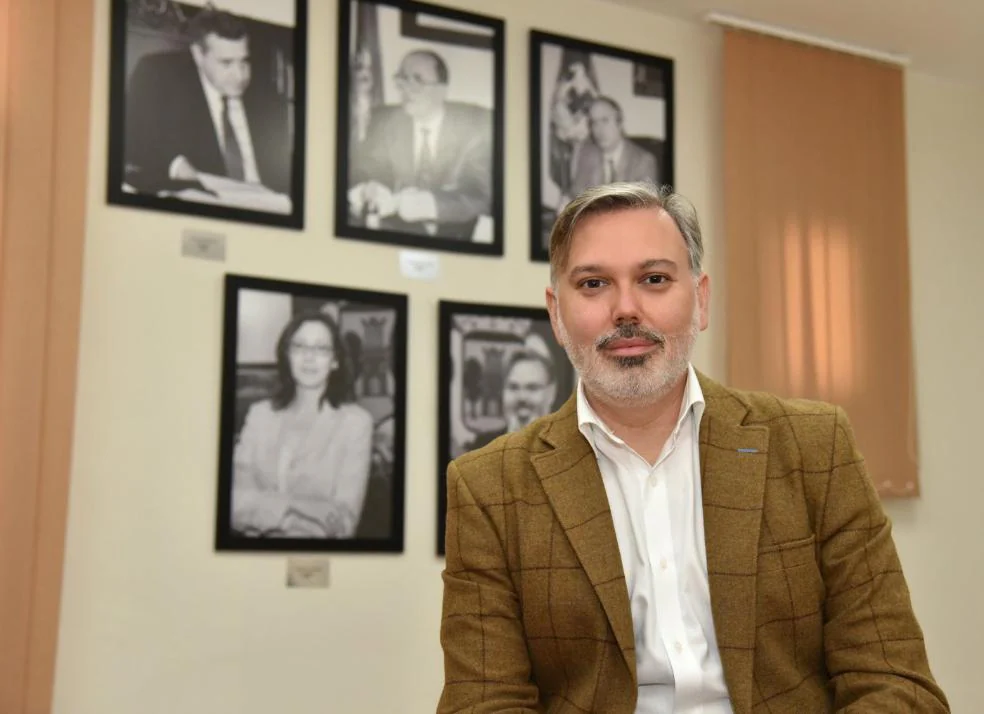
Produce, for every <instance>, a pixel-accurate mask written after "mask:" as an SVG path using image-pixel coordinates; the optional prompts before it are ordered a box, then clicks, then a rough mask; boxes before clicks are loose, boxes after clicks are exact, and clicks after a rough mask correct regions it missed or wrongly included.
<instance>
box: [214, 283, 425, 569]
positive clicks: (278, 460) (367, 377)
mask: <svg viewBox="0 0 984 714" xmlns="http://www.w3.org/2000/svg"><path fill="white" fill-rule="evenodd" d="M224 296H225V297H224V326H223V351H222V392H221V395H222V398H221V410H220V436H219V458H218V478H217V483H218V498H217V505H216V521H215V548H216V550H218V551H277V552H299V551H304V552H307V551H319V552H361V553H366V552H378V553H395V552H402V551H403V547H404V545H403V544H404V500H405V482H406V473H405V472H406V462H405V434H406V389H407V370H406V365H407V296H406V295H402V294H396V293H384V292H376V291H370V290H357V289H352V288H347V287H337V286H329V285H318V284H312V283H302V282H294V281H287V280H276V279H271V278H264V277H256V276H248V275H237V274H227V275H226V276H225V285H224ZM244 303H245V307H244ZM324 314H327V315H329V316H330V317H334V324H335V325H336V326H337V331H336V332H335V334H336V335H338V336H339V337H340V344H341V345H342V346H343V348H342V349H343V352H342V353H338V352H337V351H332V352H331V357H330V359H331V360H332V361H331V366H327V364H328V363H321V367H318V366H317V365H318V363H317V362H316V358H317V357H318V356H319V354H320V356H321V357H322V358H323V359H329V358H328V357H326V354H327V353H317V345H315V344H314V342H317V341H318V340H319V339H321V340H326V337H325V338H319V337H318V336H317V335H318V331H319V330H320V332H321V333H323V334H325V335H326V336H327V335H328V334H331V331H330V328H329V329H328V330H327V331H326V330H324V329H322V328H319V327H318V324H319V322H318V320H319V319H320V318H318V317H312V315H324ZM300 315H304V316H305V318H307V319H304V318H300V317H299V316H300ZM295 318H297V319H298V320H300V321H301V322H300V324H299V325H298V323H297V322H294V323H291V320H294V319H295ZM308 322H312V323H314V324H313V325H307V324H306V323H308ZM295 327H296V329H295ZM288 328H290V329H289V330H288ZM302 329H304V330H305V332H303V333H302V332H301V330H302ZM312 330H314V332H312ZM298 335H301V336H298ZM312 335H313V336H312ZM312 340H314V342H312ZM295 341H298V342H299V341H304V342H305V344H302V345H300V346H297V345H294V347H291V345H293V343H294V342H295ZM328 341H331V342H333V341H334V340H328ZM308 343H309V344H308ZM294 349H296V350H300V352H299V353H297V352H294V353H293V356H292V351H293V350H294ZM298 354H299V355H300V356H299V357H298V356H297V355H298ZM292 359H293V360H296V359H300V360H301V361H300V362H298V363H297V364H298V366H296V367H293V368H292V367H291V366H290V365H291V360H292ZM318 369H328V370H329V378H328V379H327V382H326V388H325V391H324V392H323V393H322V394H323V395H329V394H333V395H334V398H335V399H336V400H342V401H341V405H340V406H337V405H336V406H334V408H333V409H331V410H329V409H328V407H327V406H323V407H322V408H321V410H320V411H319V413H318V416H317V417H315V419H314V421H313V422H311V424H310V425H302V426H301V428H300V430H299V431H295V432H294V434H293V436H291V433H290V429H291V428H293V427H292V426H291V425H292V421H291V419H292V417H291V416H289V415H290V414H291V412H289V411H287V409H289V408H290V407H291V406H292V405H293V404H295V403H299V402H294V401H292V400H291V398H290V394H291V389H292V388H291V387H290V386H289V385H290V384H296V381H295V380H297V379H298V377H295V376H290V375H298V374H301V375H303V377H304V378H306V379H318V378H320V379H325V377H324V376H317V375H316V376H312V374H315V373H316V371H317V370H318ZM312 370H314V372H312ZM284 385H288V386H287V389H286V390H284ZM293 393H294V394H296V393H298V390H296V388H294V392H293ZM325 398H327V397H325ZM278 401H279V403H280V404H284V403H286V406H287V409H284V408H278ZM319 404H324V402H323V401H322V402H319ZM328 404H331V402H328ZM285 429H286V430H287V431H286V432H285V431H284V430H285ZM284 433H287V435H288V436H287V437H283V434H284ZM333 435H334V437H335V438H334V440H333V439H332V437H333ZM289 444H293V447H289V446H286V445H289ZM287 448H293V454H291V455H290V456H289V458H290V459H291V461H289V462H287V461H285V460H284V459H285V458H287V457H285V456H284V454H285V453H288V452H287V451H286V449H287ZM333 459H337V461H333ZM285 463H289V464H290V466H289V467H285V466H283V464H285ZM278 464H280V465H279V466H278ZM326 464H328V465H329V467H328V468H323V467H324V466H325V465H326ZM335 466H338V468H340V469H344V470H345V471H346V472H347V474H346V478H345V479H344V480H342V479H340V478H335V479H334V480H331V481H330V483H325V479H323V478H322V474H325V475H327V474H330V473H331V471H332V470H333V468H334V467H335ZM335 473H336V474H337V473H338V472H337V471H336V472H335ZM312 474H316V476H312ZM353 474H355V475H357V478H356V480H353V477H352V475H353ZM362 474H364V476H363V475H362ZM360 479H361V480H360ZM274 486H276V488H275V487H274ZM319 489H320V491H319ZM234 491H235V493H234ZM277 493H279V494H280V495H279V496H277V495H276V494H277ZM326 493H330V498H326V497H325V494H326ZM360 493H361V496H360V495H359V494H360ZM312 494H314V495H313V496H312ZM235 499H238V500H235ZM332 499H334V501H332ZM234 500H235V503H234ZM329 501H331V502H332V505H328V502H329ZM360 503H361V505H358V504H360ZM234 506H235V508H236V509H237V512H236V515H235V516H234V515H233V508H234ZM346 508H347V510H345V509H346ZM356 512H358V516H357V518H356V517H355V514H356ZM321 514H327V515H326V516H325V517H322V516H321ZM338 514H342V516H341V519H340V520H338V518H337V516H338ZM345 514H348V516H349V517H348V519H346V518H345ZM331 518H335V519H336V520H334V521H331V520H330V519H331ZM311 519H313V521H314V523H316V524H318V529H316V531H315V532H314V533H313V534H312V532H311V530H312V529H311ZM353 519H355V520H353ZM329 522H330V523H340V524H343V525H344V524H347V526H348V533H345V531H338V530H336V531H335V532H334V533H335V535H332V534H329V533H328V532H327V531H328V528H327V527H323V526H324V523H329ZM273 523H276V525H271V524H273ZM340 532H341V533H343V534H342V535H337V534H338V533H340Z"/></svg>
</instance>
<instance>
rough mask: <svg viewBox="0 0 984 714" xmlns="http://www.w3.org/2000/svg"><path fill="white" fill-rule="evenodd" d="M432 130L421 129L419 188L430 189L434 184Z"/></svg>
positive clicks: (418, 158) (418, 165)
mask: <svg viewBox="0 0 984 714" xmlns="http://www.w3.org/2000/svg"><path fill="white" fill-rule="evenodd" d="M430 136H431V130H430V129H428V128H426V127H425V128H422V129H421V130H420V154H419V156H418V157H417V188H422V189H428V188H433V185H434V171H435V166H434V150H433V149H432V148H431V141H430Z"/></svg>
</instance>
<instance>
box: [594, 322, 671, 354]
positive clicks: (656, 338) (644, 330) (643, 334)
mask: <svg viewBox="0 0 984 714" xmlns="http://www.w3.org/2000/svg"><path fill="white" fill-rule="evenodd" d="M616 340H648V341H649V342H652V343H653V344H656V345H659V346H660V347H665V346H666V335H664V334H663V333H662V332H657V331H656V330H650V329H649V328H648V327H642V326H641V325H636V324H633V323H628V322H626V323H622V324H621V325H619V326H618V327H616V328H615V330H614V331H613V332H611V333H609V334H607V335H603V336H602V337H599V338H598V339H597V340H596V341H595V347H596V348H598V349H599V350H603V349H605V348H606V347H609V346H611V344H612V343H613V342H615V341H616Z"/></svg>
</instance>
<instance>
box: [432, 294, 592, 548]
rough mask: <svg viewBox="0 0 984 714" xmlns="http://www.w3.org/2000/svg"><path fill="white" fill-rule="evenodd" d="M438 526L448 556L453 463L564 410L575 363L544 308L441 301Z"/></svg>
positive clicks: (572, 384)
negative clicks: (446, 530) (446, 536)
mask: <svg viewBox="0 0 984 714" xmlns="http://www.w3.org/2000/svg"><path fill="white" fill-rule="evenodd" d="M438 320H439V330H440V336H439V341H438V342H439V344H438V349H439V352H438V359H439V362H438V364H439V372H438V410H439V411H438V444H437V449H438V464H439V467H438V474H437V476H438V478H437V482H438V488H437V498H438V507H437V511H438V523H437V551H438V553H439V554H441V555H443V554H444V527H445V519H446V516H447V482H446V480H445V479H446V473H445V472H446V469H447V466H448V463H449V462H450V461H451V460H452V459H455V458H457V457H459V456H461V455H462V454H464V453H465V452H467V451H473V450H475V449H478V448H481V447H482V446H485V445H486V444H488V443H489V442H491V441H492V440H493V439H496V438H498V437H499V436H502V435H504V434H508V433H511V432H514V431H517V430H519V429H522V428H523V427H525V426H526V425H527V424H529V423H531V422H532V421H534V420H535V419H538V418H540V417H543V416H546V415H547V414H549V413H550V412H552V411H554V410H556V409H558V408H559V407H560V406H561V405H562V404H563V403H564V402H565V401H566V400H567V399H568V398H569V397H570V396H571V395H572V394H573V393H574V388H575V384H576V377H575V374H574V368H573V367H572V366H571V363H570V360H569V359H568V358H567V354H566V353H565V352H564V349H563V348H562V347H561V346H560V345H559V344H558V343H557V340H556V339H555V338H554V334H553V329H552V328H551V326H550V317H549V316H548V314H547V311H546V309H544V308H533V307H516V306H511V305H486V304H480V303H465V302H450V301H445V300H442V301H440V303H439V306H438Z"/></svg>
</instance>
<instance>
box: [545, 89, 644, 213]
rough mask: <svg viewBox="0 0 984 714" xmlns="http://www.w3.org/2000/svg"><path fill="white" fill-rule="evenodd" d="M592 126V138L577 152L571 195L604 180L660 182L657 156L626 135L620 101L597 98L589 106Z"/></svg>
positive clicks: (589, 122)
mask: <svg viewBox="0 0 984 714" xmlns="http://www.w3.org/2000/svg"><path fill="white" fill-rule="evenodd" d="M588 126H589V128H590V131H591V141H586V142H584V144H583V145H582V146H581V149H580V151H579V152H578V154H577V159H576V160H575V164H574V174H573V177H572V179H571V195H574V196H576V195H577V194H579V193H581V192H582V191H584V190H585V189H587V188H590V187H592V186H599V185H601V184H604V183H615V182H617V181H651V182H656V181H657V175H656V157H655V156H653V155H652V154H651V153H650V152H648V151H646V150H645V149H643V148H642V147H641V146H639V145H638V144H636V143H635V142H634V141H632V140H631V139H629V138H628V137H626V136H625V127H624V125H623V116H622V107H621V106H619V104H618V102H616V101H615V100H614V99H611V98H610V97H598V98H596V99H595V100H594V101H593V102H592V103H591V106H590V108H589V109H588ZM563 202H564V203H566V202H567V200H566V198H565V199H564V201H563Z"/></svg>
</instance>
